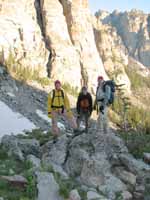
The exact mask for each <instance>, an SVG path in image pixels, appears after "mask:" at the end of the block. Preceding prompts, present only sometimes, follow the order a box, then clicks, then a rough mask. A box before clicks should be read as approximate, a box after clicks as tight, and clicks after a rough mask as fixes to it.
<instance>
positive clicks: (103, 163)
mask: <svg viewBox="0 0 150 200" xmlns="http://www.w3.org/2000/svg"><path fill="white" fill-rule="evenodd" d="M98 156H99V157H98V158H97V157H94V156H93V157H92V158H89V159H88V160H86V161H84V163H83V168H82V172H81V180H82V182H83V183H84V184H85V185H88V186H90V187H98V186H100V185H103V184H104V182H105V174H106V173H109V172H110V164H109V162H108V161H107V159H106V158H107V157H106V155H105V154H102V153H99V155H98Z"/></svg>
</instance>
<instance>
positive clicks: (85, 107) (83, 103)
mask: <svg viewBox="0 0 150 200" xmlns="http://www.w3.org/2000/svg"><path fill="white" fill-rule="evenodd" d="M89 106H90V104H89V100H88V99H87V98H85V99H82V100H81V101H80V108H81V109H82V110H88V108H89Z"/></svg>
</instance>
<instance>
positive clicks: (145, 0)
mask: <svg viewBox="0 0 150 200" xmlns="http://www.w3.org/2000/svg"><path fill="white" fill-rule="evenodd" d="M89 5H90V9H91V11H92V13H95V12H96V11H97V10H99V9H101V10H107V11H110V12H112V11H113V10H115V9H117V10H119V11H126V10H127V11H129V10H131V9H133V8H136V9H138V10H143V11H144V12H146V13H150V0H89Z"/></svg>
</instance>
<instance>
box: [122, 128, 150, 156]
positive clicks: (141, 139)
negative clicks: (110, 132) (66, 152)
mask: <svg viewBox="0 0 150 200" xmlns="http://www.w3.org/2000/svg"><path fill="white" fill-rule="evenodd" d="M120 136H121V137H122V138H123V139H124V141H125V143H126V145H127V147H128V149H129V152H130V153H131V154H133V156H134V157H135V158H142V157H143V153H144V152H148V153H150V134H145V133H142V132H137V131H129V132H124V131H121V132H120Z"/></svg>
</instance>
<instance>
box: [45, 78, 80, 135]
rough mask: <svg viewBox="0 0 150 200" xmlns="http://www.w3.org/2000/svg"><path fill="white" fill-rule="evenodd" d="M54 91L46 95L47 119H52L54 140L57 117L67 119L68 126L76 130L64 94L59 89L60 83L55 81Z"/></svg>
mask: <svg viewBox="0 0 150 200" xmlns="http://www.w3.org/2000/svg"><path fill="white" fill-rule="evenodd" d="M54 85H55V89H53V90H52V91H51V92H50V93H49V95H48V105H47V106H48V117H49V118H51V119H52V134H53V135H54V137H55V138H57V137H58V135H59V128H58V126H57V118H58V116H63V117H65V118H67V119H68V121H69V124H70V126H71V127H72V128H73V129H75V130H76V128H77V125H76V121H75V119H74V117H73V114H72V112H71V110H70V104H69V100H68V97H67V95H66V93H65V92H64V91H63V90H62V88H61V82H60V81H59V80H56V81H55V83H54Z"/></svg>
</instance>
